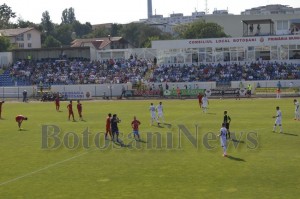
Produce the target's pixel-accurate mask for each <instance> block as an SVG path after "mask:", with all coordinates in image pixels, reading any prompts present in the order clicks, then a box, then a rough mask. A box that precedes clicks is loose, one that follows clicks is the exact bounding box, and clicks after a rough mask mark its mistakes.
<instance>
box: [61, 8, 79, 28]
mask: <svg viewBox="0 0 300 199" xmlns="http://www.w3.org/2000/svg"><path fill="white" fill-rule="evenodd" d="M75 21H76V17H75V10H74V8H72V7H71V8H69V9H67V8H66V9H64V10H63V12H62V16H61V23H62V24H72V23H73V22H75Z"/></svg>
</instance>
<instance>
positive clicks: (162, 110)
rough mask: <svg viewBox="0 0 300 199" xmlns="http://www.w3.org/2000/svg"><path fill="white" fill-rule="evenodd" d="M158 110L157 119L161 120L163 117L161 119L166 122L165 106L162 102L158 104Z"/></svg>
mask: <svg viewBox="0 0 300 199" xmlns="http://www.w3.org/2000/svg"><path fill="white" fill-rule="evenodd" d="M156 110H157V119H158V120H159V118H161V121H162V122H163V123H164V122H165V118H164V108H163V105H162V102H159V105H157V106H156Z"/></svg>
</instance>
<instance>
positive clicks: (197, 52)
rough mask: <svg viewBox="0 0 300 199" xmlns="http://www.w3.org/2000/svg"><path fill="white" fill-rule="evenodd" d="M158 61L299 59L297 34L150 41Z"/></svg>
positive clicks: (189, 62) (299, 42)
mask: <svg viewBox="0 0 300 199" xmlns="http://www.w3.org/2000/svg"><path fill="white" fill-rule="evenodd" d="M152 48H153V49H155V50H156V53H157V59H158V64H180V65H183V64H199V63H226V62H230V63H232V62H253V61H258V60H260V61H269V60H272V61H280V62H282V61H289V62H292V61H298V62H299V60H300V35H286V36H261V37H260V36H256V37H237V38H212V39H187V40H163V41H152Z"/></svg>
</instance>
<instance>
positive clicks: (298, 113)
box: [294, 99, 300, 120]
mask: <svg viewBox="0 0 300 199" xmlns="http://www.w3.org/2000/svg"><path fill="white" fill-rule="evenodd" d="M294 105H295V118H294V120H300V107H299V102H298V100H296V99H294Z"/></svg>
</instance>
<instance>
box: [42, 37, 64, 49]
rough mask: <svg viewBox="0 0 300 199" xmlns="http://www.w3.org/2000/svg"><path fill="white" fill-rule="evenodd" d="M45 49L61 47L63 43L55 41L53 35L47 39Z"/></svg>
mask: <svg viewBox="0 0 300 199" xmlns="http://www.w3.org/2000/svg"><path fill="white" fill-rule="evenodd" d="M43 47H44V48H50V47H61V42H60V41H58V40H57V39H55V38H54V37H53V36H52V35H49V36H47V37H46V39H45V42H44V43H43Z"/></svg>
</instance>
